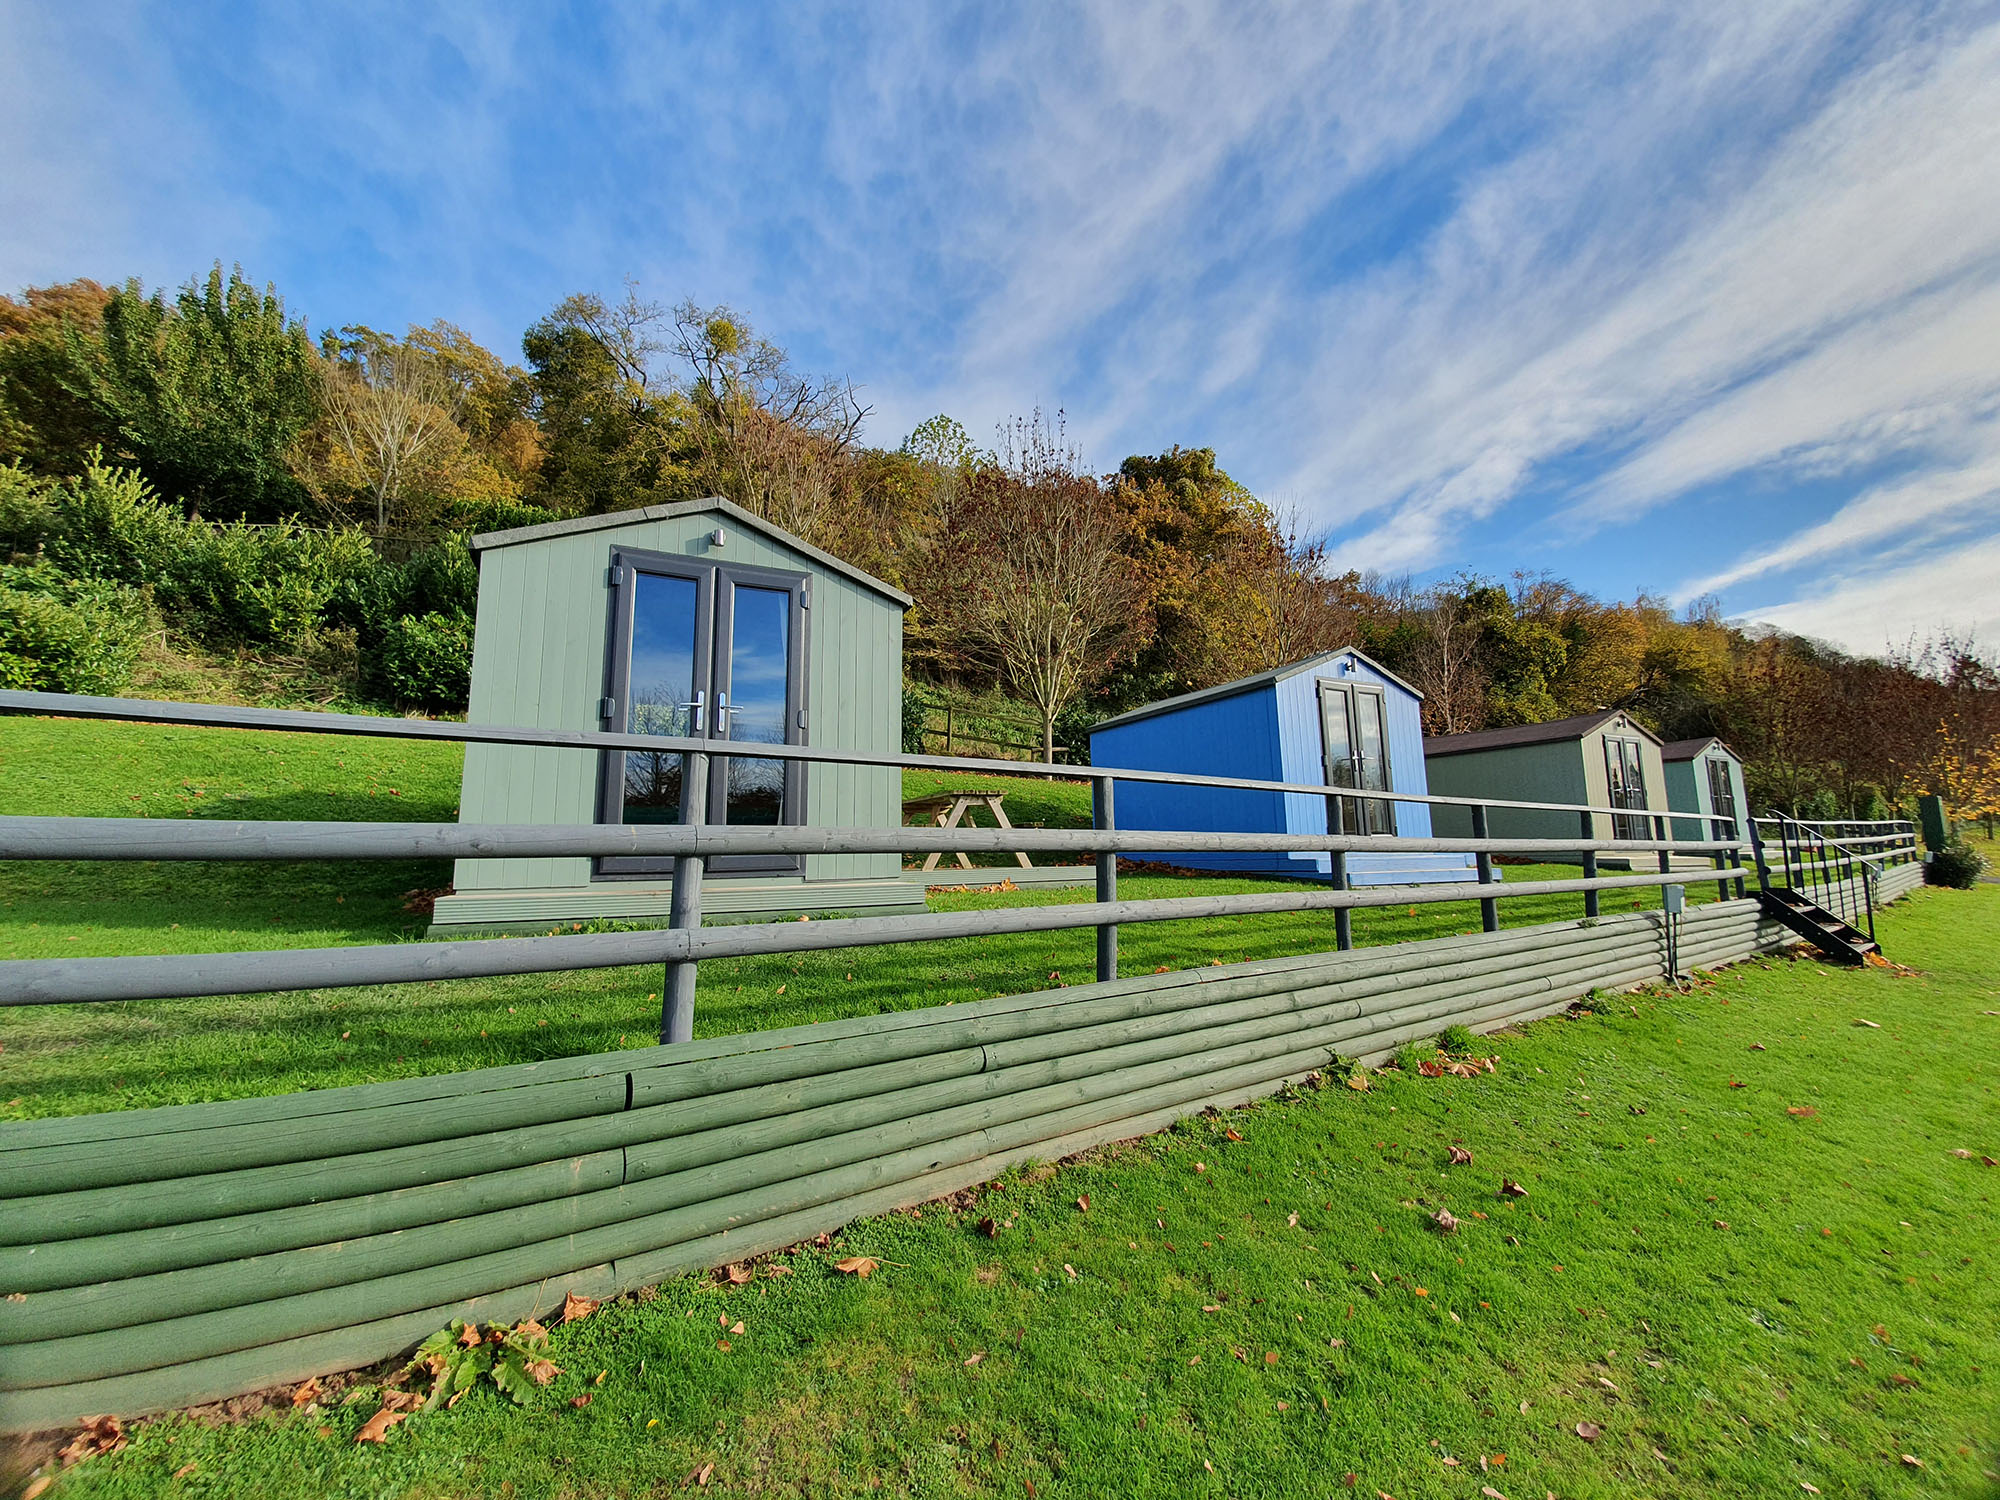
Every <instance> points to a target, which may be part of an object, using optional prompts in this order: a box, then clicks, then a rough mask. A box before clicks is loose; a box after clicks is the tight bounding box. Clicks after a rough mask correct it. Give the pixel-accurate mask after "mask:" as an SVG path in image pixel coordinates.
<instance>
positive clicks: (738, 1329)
mask: <svg viewBox="0 0 2000 1500" xmlns="http://www.w3.org/2000/svg"><path fill="white" fill-rule="evenodd" d="M742 1334H743V1325H742V1323H740V1322H738V1323H733V1324H731V1325H730V1329H729V1336H730V1337H731V1338H740V1337H741V1336H742Z"/></svg>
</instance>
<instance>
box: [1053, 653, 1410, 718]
mask: <svg viewBox="0 0 2000 1500" xmlns="http://www.w3.org/2000/svg"><path fill="white" fill-rule="evenodd" d="M1342 657H1351V658H1353V659H1354V660H1355V661H1358V662H1361V663H1362V664H1363V665H1365V666H1366V667H1367V668H1368V669H1369V670H1370V671H1371V672H1377V673H1380V674H1381V675H1382V676H1383V677H1386V678H1387V679H1388V680H1389V681H1391V682H1393V683H1395V684H1396V686H1397V687H1399V688H1401V689H1402V690H1403V691H1404V692H1406V693H1408V694H1410V695H1411V696H1412V697H1414V698H1421V697H1423V694H1422V693H1420V692H1418V691H1417V689H1415V688H1413V687H1411V686H1410V684H1409V683H1407V682H1405V681H1403V679H1402V678H1400V677H1398V676H1397V675H1396V674H1395V673H1394V672H1391V671H1390V670H1389V669H1388V668H1387V667H1385V666H1383V665H1382V664H1381V663H1380V662H1379V661H1376V660H1375V659H1374V658H1373V657H1370V656H1368V655H1367V654H1366V653H1365V652H1362V651H1360V650H1358V649H1356V648H1355V647H1353V646H1342V647H1341V648H1340V649H1339V650H1337V651H1322V652H1320V653H1319V655H1317V656H1308V657H1307V658H1306V659H1305V660H1303V661H1295V662H1292V663H1290V664H1289V665H1287V666H1282V667H1273V668H1272V669H1271V670H1270V671H1268V672H1258V673H1255V674H1254V675H1252V676H1249V677H1239V678H1237V679H1236V680H1235V681H1234V682H1219V683H1217V684H1216V685H1215V686H1214V687H1206V688H1198V689H1196V690H1195V691H1194V692H1192V693H1182V694H1180V695H1179V696H1177V697H1173V698H1162V699H1160V700H1159V701H1158V702H1157V703H1147V704H1142V705H1141V706H1140V707H1138V708H1132V709H1127V710H1126V711H1125V712H1124V713H1122V714H1114V715H1113V716H1112V717H1111V718H1108V719H1100V720H1098V722H1097V723H1095V724H1093V725H1091V726H1090V732H1091V733H1092V734H1095V733H1097V731H1098V730H1100V729H1115V728H1117V727H1118V726H1120V725H1122V724H1136V723H1138V722H1139V721H1140V720H1141V719H1151V718H1154V717H1156V716H1157V715H1160V714H1170V713H1175V712H1178V711H1179V710H1180V709H1183V708H1193V707H1194V706H1195V705H1196V704H1197V703H1210V702H1213V701H1214V700H1215V699H1217V698H1232V697H1234V696H1235V695H1236V694H1238V693H1249V692H1255V691H1256V690H1257V689H1258V688H1264V687H1269V686H1270V685H1271V684H1272V683H1274V682H1283V681H1284V680H1285V679H1286V678H1287V677H1296V676H1298V675H1299V673H1301V672H1310V671H1313V670H1314V669H1315V668H1318V667H1323V666H1325V665H1326V664H1327V663H1328V662H1331V661H1338V660H1340V659H1341V658H1342Z"/></svg>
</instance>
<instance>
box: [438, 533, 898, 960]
mask: <svg viewBox="0 0 2000 1500" xmlns="http://www.w3.org/2000/svg"><path fill="white" fill-rule="evenodd" d="M718 528H720V530H721V531H722V532H723V533H724V541H723V542H722V544H721V545H720V546H719V547H718V546H717V545H716V544H715V542H714V540H713V537H714V534H715V533H716V531H717V530H718ZM474 545H475V547H476V548H477V555H478V559H479V610H478V616H477V623H476V626H475V630H474V638H473V666H472V695H471V705H470V711H469V713H468V716H467V717H468V719H469V720H470V722H472V723H475V724H519V725H526V726H530V727H534V728H546V729H568V730H575V729H585V730H590V729H598V728H602V727H604V726H603V721H602V719H601V718H600V709H601V700H602V698H603V697H604V695H605V694H606V692H607V691H608V688H607V683H608V681H609V679H610V677H611V673H610V671H609V666H610V662H609V654H610V651H611V650H612V647H613V643H614V640H615V634H616V633H615V631H614V630H613V628H612V620H611V605H612V598H613V588H612V585H611V583H610V579H609V569H610V563H611V554H612V551H613V549H614V548H626V549H632V550H635V551H641V552H653V553H665V554H669V555H672V556H676V557H681V556H685V557H689V558H692V559H696V560H699V561H703V562H714V563H719V564H724V565H727V564H738V565H749V566H752V567H762V568H773V569H778V570H781V571H784V572H789V573H798V574H804V575H806V576H807V578H808V579H809V580H810V582H809V585H808V592H809V597H810V607H809V608H808V609H807V610H806V612H805V629H806V660H805V671H806V683H805V711H806V724H805V726H804V729H803V731H802V735H803V739H804V742H805V743H808V744H812V745H819V746H823V747H827V748H834V749H848V750H868V751H879V752H882V753H884V754H889V755H893V754H896V753H897V752H898V751H899V750H900V749H901V733H902V649H903V608H904V605H905V604H906V603H907V600H906V598H905V597H904V596H903V595H902V594H900V593H899V592H897V591H896V590H894V589H892V588H890V587H889V586H888V585H887V584H883V583H881V582H879V581H878V580H875V579H871V578H869V577H868V575H867V574H865V573H862V572H860V571H859V570H858V569H854V568H851V567H848V566H847V565H846V564H843V563H840V562H838V561H837V560H836V559H833V558H831V557H829V556H828V555H827V554H825V553H822V552H820V551H819V550H818V549H816V548H814V547H811V546H810V545H808V544H806V543H805V542H803V541H801V540H800V539H798V538H796V537H792V536H790V535H789V534H787V533H785V532H783V531H780V530H779V529H778V528H776V527H773V526H769V525H767V524H766V523H764V522H762V521H759V520H758V519H757V518H755V517H754V516H751V515H749V514H748V513H747V512H745V511H743V510H741V509H740V508H738V507H736V506H734V505H731V504H730V503H729V502H728V501H725V500H703V501H688V502H681V503H677V504H673V505H661V506H653V507H650V508H648V509H645V510H639V511H632V512H627V513H620V514H617V515H612V516H597V517H589V518H586V519H585V520H583V521H572V522H557V523H554V524H552V525H549V526H539V527H528V528H524V529H523V530H521V531H517V532H506V533H499V534H496V535H494V536H489V537H481V538H477V539H476V540H475V543H474ZM600 767H601V762H600V758H599V757H598V756H596V755H593V754H589V753H586V752H582V751H577V750H562V749H550V748H534V747H527V746H504V745H468V746H467V747H466V752H465V772H464V783H463V789H462V792H461V796H460V801H459V818H460V821H462V822H468V823H472V822H483V823H556V824H564V823H567V824H587V823H591V822H594V821H596V819H597V818H598V816H599V801H598V791H599V776H600ZM805 821H806V822H807V823H809V824H812V825H815V826H820V827H894V826H896V825H897V824H898V823H900V822H901V821H902V787H901V779H900V775H899V773H898V772H897V771H896V770H895V769H894V768H893V767H874V766H835V765H813V766H811V767H809V768H808V769H807V771H806V773H805ZM900 867H901V861H900V859H899V858H898V857H897V856H896V855H893V854H824V855H810V856H808V857H807V858H806V861H805V869H804V873H803V877H801V876H799V875H790V876H784V877H776V876H763V877H753V876H742V877H736V878H728V879H725V878H722V877H719V876H716V877H711V879H710V880H708V881H707V882H705V891H704V898H703V904H704V906H705V907H706V908H707V909H708V910H709V911H710V912H711V914H715V915H745V916H758V915H765V916H777V915H794V914H800V913H808V914H818V913H820V912H822V911H830V910H845V909H854V910H861V909H865V910H868V911H870V912H881V911H883V910H885V909H892V908H894V907H896V906H899V905H908V904H909V902H910V901H911V899H912V898H911V897H910V894H909V891H908V889H907V887H905V886H904V885H903V883H902V882H901V881H900V880H898V878H897V876H898V873H899V870H900ZM671 886H672V882H671V879H670V878H669V877H668V876H667V875H666V874H664V873H662V874H659V875H657V876H652V877H637V878H626V879H607V878H602V877H596V876H594V874H593V867H592V861H590V860H588V859H508V860H464V861H461V862H460V863H459V864H458V866H457V868H456V871H455V876H454V894H453V895H451V896H447V897H444V898H442V899H441V900H440V901H439V902H438V905H437V914H436V921H437V924H438V925H439V926H440V927H444V928H451V929H464V928H471V927H497V928H503V929H504V928H507V927H509V926H515V927H528V928H532V927H541V928H544V929H545V928H546V927H547V926H548V925H549V924H550V923H551V922H556V921H569V920H572V919H588V918H591V917H598V916H606V917H616V918H625V919H630V920H640V921H643V920H650V919H664V917H665V916H666V915H667V912H668V903H669V893H670V891H671ZM912 909H921V908H920V906H919V907H915V908H912Z"/></svg>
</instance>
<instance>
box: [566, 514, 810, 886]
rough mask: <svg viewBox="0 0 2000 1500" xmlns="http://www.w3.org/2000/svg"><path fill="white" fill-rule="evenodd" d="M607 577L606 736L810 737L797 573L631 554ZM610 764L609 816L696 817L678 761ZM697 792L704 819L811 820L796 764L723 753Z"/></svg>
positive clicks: (754, 862) (628, 756) (767, 860)
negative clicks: (610, 591)
mask: <svg viewBox="0 0 2000 1500" xmlns="http://www.w3.org/2000/svg"><path fill="white" fill-rule="evenodd" d="M612 569H613V572H612V576H613V578H614V579H615V580H616V584H615V593H614V600H613V634H612V642H613V645H612V663H611V667H612V670H611V674H610V676H611V682H610V687H611V691H610V693H609V694H608V695H607V696H606V700H605V705H604V707H605V713H604V720H605V727H606V728H607V729H611V730H615V731H618V732H622V733H626V734H638V735H660V736H664V737H670V738H692V739H709V740H715V741H722V742H726V743H727V744H731V745H758V744H764V745H784V744H798V743H801V742H802V740H803V738H804V735H803V731H804V729H805V694H804V682H803V677H804V661H805V654H804V649H803V648H804V641H803V634H804V624H805V608H806V602H807V600H806V580H805V577H804V576H803V575H801V574H791V573H782V572H778V571H776V570H773V569H767V568H754V567H748V566H744V565H738V564H703V563H700V562H698V561H696V560H694V559H690V558H678V557H671V556H660V555H655V554H645V553H632V552H621V553H618V554H614V556H613V559H612ZM606 761H607V764H606V774H605V777H604V792H603V800H602V807H601V814H600V815H601V817H602V819H603V821H605V822H608V823H679V822H682V821H684V819H685V818H686V816H687V813H688V811H689V809H690V802H689V792H690V788H689V787H688V785H687V766H686V762H687V756H686V755H685V754H684V753H682V752H680V751H660V752H657V753H655V752H647V751H632V750H627V751H620V752H612V753H611V754H610V755H608V756H607V758H606ZM692 790H693V792H694V794H695V796H696V798H697V799H698V801H697V802H696V803H695V804H694V805H695V806H698V808H699V810H700V814H701V817H702V818H703V820H704V821H706V822H710V823H721V824H727V825H730V826H732V827H738V828H745V827H750V828H754V827H767V828H768V827H776V826H779V825H782V824H792V823H798V822H801V821H803V814H804V807H803V801H804V777H803V773H802V771H801V768H800V767H799V766H798V764H797V763H796V762H792V761H785V760H778V759H774V758H771V757H768V756H757V755H754V754H753V755H737V754H729V753H725V751H724V747H723V745H722V744H718V745H716V746H715V747H714V748H713V749H712V750H711V751H710V753H709V762H708V771H707V774H706V776H705V778H704V781H703V784H702V785H701V786H699V787H697V788H693V789H692ZM670 867H671V862H670V861H658V860H639V859H605V860H600V861H599V869H600V872H601V873H604V874H642V873H655V872H657V871H659V870H661V869H664V868H670ZM709 867H710V869H712V870H714V871H716V872H717V873H727V872H730V871H741V872H750V871H783V870H797V869H799V868H800V860H799V857H798V856H796V855H782V856H747V855H724V856H718V857H716V858H714V859H712V860H710V862H709Z"/></svg>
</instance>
